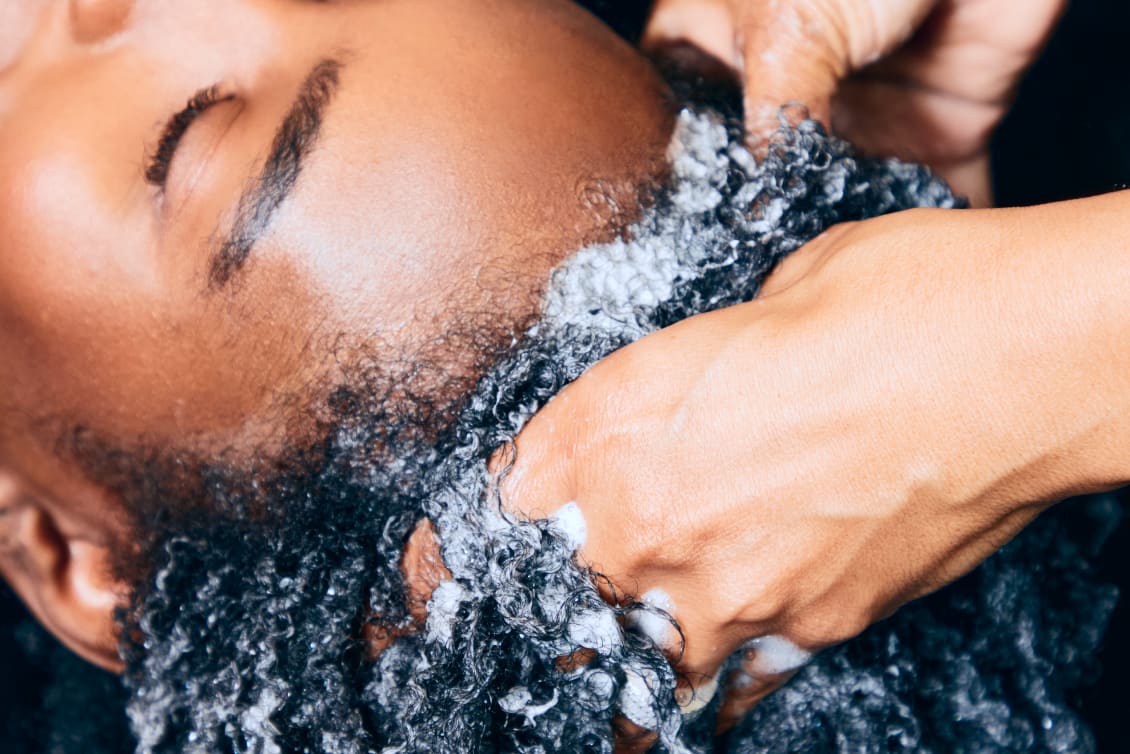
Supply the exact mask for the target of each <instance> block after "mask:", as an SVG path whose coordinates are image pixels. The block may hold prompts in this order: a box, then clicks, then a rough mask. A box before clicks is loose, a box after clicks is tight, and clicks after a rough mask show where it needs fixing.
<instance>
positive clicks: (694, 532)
mask: <svg viewBox="0 0 1130 754" xmlns="http://www.w3.org/2000/svg"><path fill="white" fill-rule="evenodd" d="M1128 204H1130V198H1128V196H1127V195H1115V196H1112V197H1102V198H1099V199H1092V200H1087V201H1085V202H1077V203H1067V204H1063V205H1052V206H1050V207H1040V208H1033V209H1024V210H989V211H981V212H978V211H970V212H946V211H939V210H914V211H910V212H905V213H899V214H896V215H890V216H887V217H883V218H879V219H875V220H869V221H866V222H861V223H856V224H851V225H845V226H839V227H837V228H835V229H833V230H832V231H830V232H828V233H826V234H825V235H823V236H821V237H820V238H819V239H817V240H816V241H814V242H813V243H810V244H809V245H807V246H806V247H804V248H803V249H801V250H800V251H798V252H796V254H794V255H793V256H792V257H790V258H788V259H787V260H786V261H785V263H784V264H783V266H782V267H781V268H780V269H779V270H778V271H777V272H776V273H775V274H774V275H773V277H772V278H770V280H769V281H768V282H767V284H766V286H765V290H764V294H763V296H762V297H761V298H760V299H758V300H755V301H753V302H751V303H749V304H744V305H740V306H736V307H732V308H730V309H726V310H721V311H717V312H713V313H710V314H704V315H701V316H698V317H694V318H692V319H689V320H686V321H684V322H682V323H680V324H677V325H675V326H673V327H671V328H668V329H666V330H663V331H660V332H657V333H655V334H652V335H650V336H648V337H646V338H644V339H643V340H641V341H639V342H637V343H635V344H633V345H631V346H628V347H627V348H624V349H622V350H621V351H618V352H616V353H615V354H613V355H612V356H610V357H608V358H607V359H605V360H604V361H602V362H600V363H599V364H597V365H596V366H595V367H593V368H592V369H591V370H590V371H589V372H588V373H587V374H585V375H584V376H582V377H581V378H580V379H579V380H577V381H576V382H575V383H573V384H572V385H571V386H569V387H568V388H566V389H565V390H564V391H563V392H562V393H561V394H560V395H559V396H558V397H557V398H555V399H554V400H553V401H552V402H551V403H550V404H549V405H548V406H546V407H545V408H544V409H543V410H542V411H541V412H539V413H538V414H537V415H536V416H535V417H534V418H533V420H532V421H531V422H530V424H529V426H528V427H527V428H526V429H525V430H524V431H523V432H522V434H521V435H520V437H519V438H518V442H517V460H516V465H515V466H514V468H513V471H512V473H511V474H510V475H509V476H508V477H507V478H506V480H505V482H504V485H503V494H504V500H505V501H506V502H507V503H508V504H509V505H511V506H513V507H516V508H518V509H520V510H521V511H523V512H525V513H527V514H530V515H532V516H548V515H551V514H553V513H554V512H555V511H556V510H558V509H559V508H560V506H561V505H562V504H564V503H565V502H568V501H576V503H577V504H578V505H579V507H580V508H581V510H582V512H583V514H584V516H585V518H586V522H587V531H588V538H587V542H586V544H585V546H584V547H583V548H582V551H581V557H582V559H583V560H584V561H585V562H587V563H589V564H590V565H591V566H592V567H593V568H594V569H595V570H596V571H598V572H600V573H602V574H605V575H606V576H608V577H609V578H610V579H611V581H612V582H613V583H614V584H615V585H616V586H617V587H618V591H619V592H620V593H628V594H631V595H635V596H639V595H643V594H645V593H647V592H648V591H650V590H653V589H657V588H658V589H662V590H663V591H664V592H666V594H667V595H669V596H670V598H671V602H672V603H673V607H674V610H673V612H674V616H675V618H676V619H677V620H678V621H679V622H680V625H681V627H682V629H683V631H684V635H685V645H684V646H683V647H682V653H681V655H678V654H677V655H676V657H677V660H678V668H679V670H680V671H683V672H684V673H686V674H687V677H688V679H689V680H690V681H691V682H692V683H694V684H695V685H700V684H702V683H703V681H704V680H705V679H708V678H710V677H712V676H713V674H714V673H715V671H716V670H717V668H718V667H719V666H720V664H721V663H722V661H723V660H724V659H725V658H726V657H727V656H729V655H730V653H732V652H733V651H735V650H736V649H737V648H739V647H740V646H741V645H742V644H743V642H745V641H747V640H749V639H751V638H753V637H783V638H784V639H787V640H788V641H790V642H792V643H793V644H795V645H797V646H799V647H800V648H801V649H803V650H807V651H818V650H819V649H821V648H823V647H826V646H828V645H830V644H834V643H837V642H840V641H842V640H844V639H847V638H849V637H851V636H854V635H855V634H857V633H859V632H860V631H862V630H863V629H864V628H865V627H867V626H868V625H869V624H870V623H872V622H873V621H875V620H877V619H879V618H882V617H883V616H886V615H888V614H890V613H891V612H892V611H894V610H896V609H897V608H898V607H899V606H900V605H902V604H903V603H905V602H907V601H908V600H911V599H913V598H915V597H918V596H920V595H923V594H925V593H927V592H930V591H932V590H935V589H937V588H939V587H941V586H942V585H944V584H946V583H948V582H950V581H951V580H953V579H955V578H957V577H958V576H960V575H962V574H964V573H966V572H967V571H969V570H970V569H972V568H973V567H974V566H975V565H976V564H978V563H979V562H980V561H981V560H982V559H983V558H985V557H987V556H988V555H989V554H991V553H992V552H993V551H995V550H996V549H997V548H998V547H999V546H1000V545H1002V544H1003V543H1004V542H1006V541H1007V540H1008V539H1009V538H1011V537H1012V536H1013V535H1015V534H1016V533H1017V532H1018V531H1019V530H1020V529H1021V528H1022V527H1023V526H1024V525H1025V524H1026V523H1027V522H1028V521H1030V520H1031V519H1032V518H1033V517H1034V516H1035V515H1037V514H1038V512H1039V511H1040V510H1042V509H1043V508H1044V507H1045V506H1046V505H1048V504H1050V502H1051V501H1053V500H1056V499H1060V498H1061V497H1065V496H1067V495H1069V494H1074V493H1078V492H1083V491H1094V490H1097V489H1100V488H1104V487H1110V486H1115V485H1117V484H1119V483H1121V482H1122V481H1124V480H1125V479H1127V478H1130V472H1128V471H1127V463H1126V460H1125V458H1124V457H1122V456H1123V449H1124V448H1125V447H1127V446H1128V441H1130V427H1127V426H1126V425H1127V424H1130V421H1128V420H1127V418H1124V417H1130V405H1128V403H1130V399H1128V397H1127V396H1130V391H1128V390H1127V389H1126V381H1127V377H1128V375H1130V356H1125V355H1119V354H1122V353H1123V352H1124V349H1123V348H1122V346H1121V345H1120V344H1121V343H1124V342H1125V339H1126V338H1127V336H1128V335H1130V332H1128V330H1130V318H1128V317H1126V316H1125V315H1124V314H1122V313H1121V312H1122V311H1123V310H1122V308H1121V304H1119V303H1118V302H1120V301H1122V300H1124V299H1125V296H1126V295H1127V293H1128V291H1127V290H1125V289H1127V288H1130V281H1128V280H1127V276H1125V275H1118V274H1112V271H1114V270H1118V269H1121V268H1123V267H1124V266H1125V265H1124V262H1123V260H1122V259H1121V257H1122V256H1123V255H1124V252H1123V251H1121V249H1123V248H1124V247H1125V244H1124V242H1122V241H1121V240H1119V239H1121V238H1123V237H1124V236H1125V234H1126V233H1127V231H1130V228H1128V227H1127V226H1128V225H1130V221H1127V220H1125V219H1124V218H1126V217H1127V216H1130V213H1128V212H1127V209H1128ZM1049 271H1054V273H1049ZM754 660H756V658H754ZM752 670H753V671H754V675H755V677H756V678H757V679H758V681H759V684H758V685H757V686H756V687H755V688H753V689H752V693H750V694H748V697H747V699H746V700H745V701H746V703H747V704H748V703H749V702H754V701H756V700H757V699H759V698H760V697H761V696H763V695H764V693H766V692H767V691H768V690H769V689H770V688H771V687H772V686H773V685H775V684H776V683H779V682H781V681H782V680H783V679H784V678H785V677H786V676H787V674H781V675H776V674H772V673H761V672H759V671H758V669H757V663H756V661H755V662H754V663H753V668H752ZM738 712H740V710H738V711H735V710H734V709H732V708H731V709H730V710H729V711H728V714H730V715H731V717H732V716H733V715H736V714H738Z"/></svg>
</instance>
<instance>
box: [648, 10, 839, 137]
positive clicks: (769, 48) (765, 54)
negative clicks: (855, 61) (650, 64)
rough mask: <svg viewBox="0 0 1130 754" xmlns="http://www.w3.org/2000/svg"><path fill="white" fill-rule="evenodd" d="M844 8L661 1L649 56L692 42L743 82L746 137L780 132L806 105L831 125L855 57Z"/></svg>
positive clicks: (651, 22) (653, 23) (652, 26)
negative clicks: (843, 22)
mask: <svg viewBox="0 0 1130 754" xmlns="http://www.w3.org/2000/svg"><path fill="white" fill-rule="evenodd" d="M837 5H838V4H837V3H827V2H819V1H818V2H796V3H779V2H774V1H773V0H659V2H657V3H656V5H655V9H654V11H653V13H652V17H651V19H650V20H649V22H648V27H647V29H646V31H645V33H644V46H645V48H649V49H655V48H656V47H657V46H659V45H660V44H661V43H664V42H672V41H685V42H690V43H692V44H694V45H696V46H698V47H700V48H701V49H703V50H705V51H706V52H708V53H710V54H711V55H713V56H714V57H715V58H717V59H718V60H719V61H721V62H723V63H725V64H727V65H729V66H731V67H732V68H733V69H734V70H735V71H737V72H738V73H739V74H741V76H742V80H743V93H744V99H745V109H746V130H747V131H748V132H749V133H750V135H751V136H753V137H761V136H768V135H769V134H772V133H773V132H774V131H776V130H777V125H778V113H779V112H780V109H781V107H782V106H783V105H788V104H801V105H803V106H804V107H805V108H807V110H808V112H809V114H810V115H811V116H812V117H815V118H817V119H819V120H822V121H824V122H825V123H827V119H828V114H829V111H830V101H831V97H832V93H833V92H834V91H835V88H836V84H837V83H838V82H839V80H840V79H841V78H842V77H843V76H844V75H845V74H846V72H847V66H848V60H847V55H848V50H847V48H846V39H845V36H844V33H843V31H842V29H841V28H839V21H838V16H837V14H836V13H834V12H828V11H827V10H826V9H827V8H833V9H834V8H835V7H836V6H837Z"/></svg>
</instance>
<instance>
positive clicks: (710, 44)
mask: <svg viewBox="0 0 1130 754" xmlns="http://www.w3.org/2000/svg"><path fill="white" fill-rule="evenodd" d="M731 5H732V3H731V2H730V0H658V2H656V3H655V6H654V8H653V9H652V12H651V18H649V19H648V23H647V28H646V29H644V34H643V39H642V41H641V43H640V44H641V46H642V47H643V48H644V49H645V50H655V49H657V48H659V47H662V46H664V45H666V44H669V43H672V42H689V43H691V44H693V45H694V46H695V47H698V48H699V49H701V50H702V51H703V52H706V53H709V54H710V55H712V56H713V57H715V58H717V59H718V60H719V61H720V62H722V63H724V64H726V65H728V66H730V67H731V68H733V69H734V70H740V69H741V66H742V62H741V59H740V57H739V56H738V55H737V50H736V48H735V47H734V23H733V18H732V15H731Z"/></svg>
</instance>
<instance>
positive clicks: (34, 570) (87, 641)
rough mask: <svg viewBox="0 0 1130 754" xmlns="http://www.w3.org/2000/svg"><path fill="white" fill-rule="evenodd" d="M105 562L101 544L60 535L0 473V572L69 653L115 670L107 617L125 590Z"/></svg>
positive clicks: (110, 623)
mask: <svg viewBox="0 0 1130 754" xmlns="http://www.w3.org/2000/svg"><path fill="white" fill-rule="evenodd" d="M109 563H110V553H109V551H108V549H107V548H106V547H105V546H103V545H98V544H94V543H92V542H90V541H88V540H85V539H82V538H80V537H73V536H71V537H67V536H64V535H63V533H62V530H61V527H60V526H59V525H58V522H57V521H56V520H55V518H54V516H53V515H52V514H51V513H50V512H49V511H48V510H47V508H46V507H44V506H42V505H40V504H39V503H38V502H37V501H36V500H35V499H34V498H32V497H30V496H28V495H26V494H24V493H23V490H21V489H20V486H19V482H18V481H17V480H14V479H13V478H11V477H10V476H8V475H6V474H4V472H2V471H0V573H2V574H3V576H4V578H5V579H6V580H7V581H8V583H9V584H10V585H11V586H12V588H13V589H14V590H15V591H16V593H17V594H18V595H19V596H20V598H21V599H22V600H23V601H24V604H26V605H27V606H28V609H29V610H31V611H32V613H34V614H35V616H36V618H38V619H39V621H40V623H42V624H43V625H44V627H46V628H47V629H48V630H49V631H51V633H53V634H54V635H55V636H56V637H57V638H58V639H59V640H60V641H61V642H63V644H65V645H66V646H67V647H68V648H69V649H71V650H72V651H73V652H75V653H76V654H78V655H79V656H81V657H83V658H84V659H86V660H87V661H89V662H92V663H94V664H95V665H98V666H99V667H102V668H104V669H106V670H109V671H111V672H120V671H121V669H122V663H121V660H120V659H119V658H118V651H117V644H118V640H117V630H116V626H115V622H114V618H113V615H114V610H115V608H116V607H117V606H118V605H119V604H122V603H124V600H125V595H126V590H125V589H124V588H123V587H122V585H120V584H118V583H116V582H115V581H114V580H113V579H112V578H111V577H110V571H109Z"/></svg>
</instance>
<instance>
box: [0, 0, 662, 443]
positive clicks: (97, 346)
mask: <svg viewBox="0 0 1130 754" xmlns="http://www.w3.org/2000/svg"><path fill="white" fill-rule="evenodd" d="M2 5H3V7H4V8H5V11H4V12H5V13H8V14H9V15H10V17H12V18H16V20H17V21H21V22H25V24H24V28H27V24H26V21H27V19H31V18H32V17H33V16H34V15H36V14H32V13H31V6H30V5H28V6H24V8H25V10H24V11H22V12H13V11H12V10H11V9H10V8H9V7H8V6H9V5H11V3H9V2H3V3H2ZM138 9H139V10H138V11H137V12H136V13H135V16H136V24H137V26H136V28H135V29H133V30H131V31H130V32H129V33H128V34H126V35H124V36H123V37H122V38H121V39H119V40H117V41H116V42H115V43H114V44H113V45H110V46H105V47H103V48H91V49H89V50H84V49H81V46H80V47H79V48H75V47H68V48H67V51H66V52H62V51H60V52H57V53H55V54H51V55H44V54H43V53H42V49H44V48H38V49H40V50H41V52H39V53H37V55H39V57H35V58H34V59H32V58H29V59H26V60H21V61H20V65H18V66H16V67H15V68H10V69H8V70H6V71H4V72H2V73H0V102H3V105H2V106H0V135H2V136H4V137H7V138H0V195H2V196H3V198H4V201H5V203H6V206H7V207H8V208H9V209H10V211H8V212H6V213H5V216H4V218H0V349H2V350H3V352H4V353H6V354H10V355H11V358H6V359H5V360H4V362H3V363H2V364H0V378H2V379H3V381H4V385H5V387H4V388H3V395H0V401H2V402H3V403H4V404H6V405H8V406H16V407H20V408H26V407H30V406H34V407H36V408H37V409H43V410H45V411H47V412H48V413H55V414H74V415H76V416H78V417H81V418H82V420H84V421H86V422H88V423H90V424H93V425H97V426H107V427H110V428H111V429H110V430H109V433H110V434H124V435H134V434H145V433H155V432H156V433H160V434H164V435H171V436H176V435H178V434H186V433H201V432H212V431H218V430H221V429H225V428H226V429H233V428H239V427H241V426H243V425H244V424H246V423H247V422H248V420H249V418H252V417H254V416H255V415H256V414H257V413H262V412H263V411H265V410H266V407H268V406H269V405H270V404H271V401H272V397H273V396H275V395H277V394H278V393H279V392H280V391H281V390H283V389H284V388H286V387H288V386H293V385H295V384H301V383H302V382H303V381H304V380H306V379H309V378H310V376H311V374H312V373H313V372H314V371H316V370H318V369H321V368H323V367H324V366H325V365H324V363H322V362H324V360H325V359H326V358H328V356H327V353H326V348H325V343H327V342H330V340H331V339H332V337H333V336H334V334H335V333H339V332H349V333H351V334H353V335H361V336H364V334H365V333H367V332H371V333H372V334H373V335H374V337H376V336H379V337H380V338H381V339H382V340H383V341H385V342H388V341H390V340H396V339H397V338H398V337H399V338H402V339H403V340H404V341H405V342H408V341H413V340H415V341H420V340H424V341H426V340H429V339H434V338H436V337H442V336H443V335H444V334H445V333H446V332H448V331H450V330H452V329H455V328H458V327H461V326H462V327H466V326H467V323H469V322H472V321H475V315H476V314H478V315H479V316H480V318H481V316H483V315H486V314H489V315H491V316H494V317H495V318H496V319H498V320H499V322H500V323H501V325H500V328H501V329H505V327H504V326H505V322H506V321H507V320H510V321H512V322H517V321H519V320H521V319H522V318H523V316H524V315H525V314H528V313H529V311H528V310H529V309H530V307H532V306H533V305H534V301H533V299H532V298H531V296H530V292H531V291H532V290H534V289H536V288H537V287H538V286H539V285H540V282H541V281H544V279H545V277H546V276H547V275H548V271H549V269H550V267H552V265H553V264H554V263H555V262H556V261H557V260H559V259H560V258H561V256H562V255H563V254H566V253H568V252H569V251H571V250H572V249H574V248H577V247H578V246H579V245H580V244H581V243H582V242H583V241H584V240H585V239H586V238H588V237H590V236H591V235H592V234H593V233H599V232H601V231H602V227H601V223H602V222H604V221H605V220H606V219H607V215H606V214H602V213H600V212H594V211H593V207H592V206H591V204H592V202H591V198H592V195H593V192H592V191H591V190H590V189H591V188H592V187H593V186H597V187H599V188H600V191H601V192H604V193H605V194H616V193H617V192H623V193H624V195H625V197H626V196H627V195H628V194H629V193H630V192H631V190H632V187H634V186H636V185H637V184H639V183H640V182H642V181H644V180H646V179H647V177H648V176H649V175H650V174H651V172H652V171H653V170H654V169H655V168H656V156H657V155H660V154H661V153H662V148H663V146H664V145H665V142H666V134H667V129H668V116H667V111H666V105H665V104H664V103H663V102H662V95H661V87H660V85H659V84H658V83H657V82H656V80H655V78H654V76H653V75H652V73H651V72H650V70H649V69H648V68H647V66H646V65H645V64H644V63H642V62H641V61H640V60H639V58H638V57H637V56H636V55H635V54H634V53H632V52H630V51H629V50H627V49H626V48H624V47H623V46H621V44H620V43H619V42H618V41H617V40H615V39H614V38H613V37H612V35H611V34H608V33H607V32H605V31H603V30H602V29H600V28H599V27H598V26H597V25H596V24H595V23H594V22H593V21H592V20H591V19H589V18H587V17H586V16H584V15H582V14H580V13H579V12H578V11H576V9H574V8H572V7H571V6H569V4H567V3H558V2H537V1H535V0H530V1H529V2H516V1H511V0H493V1H492V2H483V3H451V2H439V1H438V0H437V1H435V2H432V1H429V0H413V2H405V1H399V2H398V1H397V0H388V1H387V2H372V3H352V4H351V3H343V4H341V5H335V4H327V5H324V6H323V5H321V4H314V3H280V2H267V1H266V0H257V1H246V2H224V3H217V2H207V1H205V0H202V1H201V2H200V3H157V2H154V3H139V4H138ZM39 11H43V8H42V7H40V8H38V9H37V13H38V17H40V18H42V17H44V14H43V13H42V12H39ZM142 11H144V12H142ZM17 17H18V18H17ZM217 19H219V20H217ZM236 19H239V20H241V24H242V25H241V26H240V25H235V24H234V20H236ZM13 24H14V25H18V24H16V22H15V21H13ZM40 31H42V29H40ZM37 33H39V32H37ZM17 36H18V35H17V34H16V33H15V32H13V33H12V34H10V35H9V36H8V37H7V38H2V39H0V41H2V42H3V43H4V44H5V45H9V46H12V45H16V44H17V43H18V42H19V41H20V40H17V42H12V41H11V40H12V39H14V38H16V37H17ZM9 49H10V47H9ZM25 49H26V48H25ZM62 49H63V48H60V50H62ZM171 51H180V52H181V53H183V54H172V52H171ZM189 51H190V52H191V54H190V52H189ZM327 55H342V57H343V59H344V61H345V63H346V65H345V68H344V69H343V72H342V85H341V88H340V93H339V95H338V97H337V98H336V100H335V102H334V103H333V105H332V106H331V108H330V110H329V112H328V114H327V118H326V123H325V132H324V134H323V138H322V139H321V140H320V142H319V146H318V148H317V150H316V152H315V153H314V154H313V155H311V158H310V161H309V163H308V165H307V167H306V168H305V170H304V173H303V175H302V178H301V181H300V182H299V184H298V185H297V186H296V189H295V191H294V193H293V195H292V196H291V197H290V198H288V200H287V201H286V202H285V203H284V204H283V205H282V206H281V207H280V210H279V213H278V217H277V219H276V222H275V224H274V226H273V229H272V231H271V233H270V234H269V235H268V237H266V238H265V239H264V241H263V244H262V245H261V248H260V249H258V251H257V254H258V257H257V259H256V261H255V263H254V264H253V265H252V266H251V268H250V269H249V271H248V274H247V275H246V277H245V278H242V279H241V280H240V281H239V284H238V285H237V286H236V287H235V288H234V289H233V291H232V292H231V293H230V294H225V295H222V296H215V297H211V298H210V297H208V296H204V295H202V286H201V283H200V277H199V274H200V267H201V262H200V259H201V254H202V250H201V249H200V248H198V247H200V246H202V245H203V244H204V243H205V242H206V241H208V240H209V239H211V238H212V237H213V236H214V234H215V231H216V228H217V227H218V226H220V225H222V222H223V218H224V212H225V211H226V210H225V209H224V197H218V198H216V199H215V201H214V202H213V204H209V205H207V210H208V211H207V212H206V211H201V212H200V213H199V214H200V217H201V218H208V219H207V221H205V219H201V221H200V222H196V223H192V224H186V227H181V228H178V229H177V230H176V232H175V233H170V234H167V235H165V236H160V235H154V233H153V223H154V221H153V216H152V211H151V208H150V207H149V206H148V205H147V204H146V203H145V201H144V199H145V187H144V184H143V182H141V181H140V173H141V171H142V169H143V163H142V161H141V159H140V157H141V156H142V155H143V154H144V149H145V144H144V138H145V136H144V135H145V134H146V133H148V132H149V131H151V130H152V127H153V125H154V124H155V123H159V122H160V121H161V120H162V119H163V118H166V117H168V115H169V114H170V113H169V106H168V105H166V104H165V103H173V105H176V104H179V103H183V95H182V94H181V93H180V92H181V91H183V90H184V89H185V87H188V88H189V91H191V90H192V89H194V88H196V87H199V86H204V85H207V84H209V83H211V82H212V81H213V80H215V79H216V77H217V76H218V75H221V76H228V77H229V78H230V79H232V80H235V81H237V82H241V83H245V84H246V85H247V89H248V92H249V95H248V99H249V103H250V104H249V105H248V107H258V108H260V109H261V111H262V112H263V113H264V116H263V120H264V123H265V124H266V125H264V127H263V128H262V129H259V131H254V132H249V134H248V136H247V139H246V141H245V142H241V144H242V147H241V148H242V149H244V151H243V152H241V153H240V154H239V155H237V156H235V157H230V158H227V159H228V162H227V163H225V165H226V166H227V167H228V168H229V169H230V173H231V175H230V176H227V177H226V178H225V180H227V181H228V182H229V183H230V184H231V185H232V186H235V187H240V186H242V185H244V184H245V183H246V181H247V179H248V176H249V175H251V174H252V173H253V172H254V170H255V167H256V160H257V159H259V158H260V157H261V154H262V151H263V148H264V146H265V145H264V137H263V136H262V134H263V133H269V131H270V130H271V129H272V128H273V125H271V123H270V121H271V118H269V117H267V116H268V115H270V114H271V113H272V112H277V109H278V106H277V103H279V102H282V103H285V102H289V99H290V95H291V93H292V88H290V89H288V88H287V87H285V86H280V87H279V91H275V90H273V89H272V88H271V86H270V84H271V82H277V81H282V82H286V81H287V80H288V76H289V75H290V73H289V71H290V69H291V67H293V68H294V69H295V70H302V71H304V70H306V67H307V65H308V63H309V61H310V60H314V59H317V58H319V57H324V56H327ZM13 71H15V73H13ZM296 75H297V74H296ZM292 78H293V77H292ZM273 103H274V104H273ZM272 107H274V108H275V109H274V110H272ZM268 126H270V128H268ZM268 140H269V139H268ZM4 144H6V145H7V146H6V147H5V146H4ZM217 193H218V194H219V193H222V192H217ZM612 198H614V197H612ZM624 203H625V204H627V203H629V202H628V200H627V199H625V201H624ZM209 212H211V213H212V214H211V215H209ZM170 238H172V239H174V240H175V243H174V242H172V241H170V240H169V239H170ZM522 291H525V292H526V294H525V295H524V296H523V295H521V292H522ZM496 324H497V323H496ZM6 416H7V417H12V416H15V414H13V413H8V414H6ZM4 421H5V422H6V423H7V424H8V425H9V426H11V424H12V419H10V418H6V419H5V420H4Z"/></svg>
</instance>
